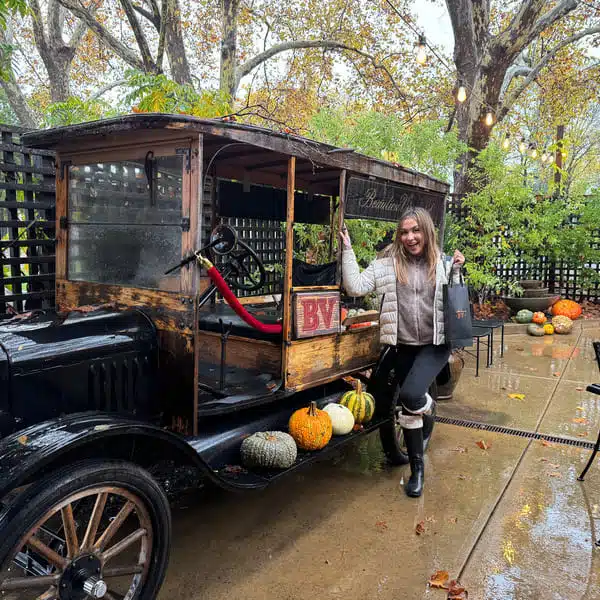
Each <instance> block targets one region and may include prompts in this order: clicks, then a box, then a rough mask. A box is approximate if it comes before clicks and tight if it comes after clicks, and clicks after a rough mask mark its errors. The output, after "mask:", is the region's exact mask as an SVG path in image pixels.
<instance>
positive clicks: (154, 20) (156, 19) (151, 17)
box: [133, 4, 160, 29]
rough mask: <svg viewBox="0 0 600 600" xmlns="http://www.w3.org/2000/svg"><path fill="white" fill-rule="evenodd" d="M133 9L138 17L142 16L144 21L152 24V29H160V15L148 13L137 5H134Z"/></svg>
mask: <svg viewBox="0 0 600 600" xmlns="http://www.w3.org/2000/svg"><path fill="white" fill-rule="evenodd" d="M133 8H134V10H136V11H137V12H138V13H139V14H140V15H142V17H144V19H148V21H150V23H152V24H153V25H154V27H156V29H159V28H160V13H158V14H157V13H155V12H154V11H153V12H150V11H149V10H146V9H145V8H144V7H143V6H140V5H139V4H134V5H133Z"/></svg>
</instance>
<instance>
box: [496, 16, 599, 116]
mask: <svg viewBox="0 0 600 600" xmlns="http://www.w3.org/2000/svg"><path fill="white" fill-rule="evenodd" d="M597 33H600V26H598V27H590V28H589V29H584V30H583V31H580V32H579V33H576V34H575V35H572V36H570V37H568V38H565V39H564V40H562V41H561V42H560V43H558V44H556V46H554V48H552V49H551V50H550V51H548V52H547V53H546V54H545V55H544V57H543V58H542V59H541V60H540V61H539V62H538V63H537V64H536V65H535V66H534V67H533V68H532V69H531V71H530V73H529V75H528V76H527V77H526V78H525V79H524V81H523V82H522V83H521V84H519V86H518V87H516V88H515V89H514V90H513V91H512V93H511V94H509V95H508V96H507V98H506V99H505V100H504V101H503V102H502V105H501V106H500V108H499V110H498V121H501V120H502V119H503V118H504V117H505V116H506V115H507V114H508V111H509V110H510V109H511V108H512V106H513V105H514V103H515V102H516V101H517V99H518V98H519V97H520V96H521V94H522V93H523V92H524V91H525V90H526V89H527V87H528V86H529V85H530V84H531V82H532V81H534V80H535V78H536V77H537V76H538V75H539V74H540V71H541V70H542V69H543V68H544V67H545V66H547V65H548V63H549V62H550V60H551V59H552V58H554V56H556V54H557V53H558V52H559V51H560V50H562V49H563V48H564V47H566V46H569V45H570V44H573V43H575V42H577V41H579V40H580V39H582V38H584V37H587V36H589V35H594V34H597Z"/></svg>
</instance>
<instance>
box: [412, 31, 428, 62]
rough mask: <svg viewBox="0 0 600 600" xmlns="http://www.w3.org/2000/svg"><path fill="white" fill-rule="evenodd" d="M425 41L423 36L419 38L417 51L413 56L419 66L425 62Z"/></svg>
mask: <svg viewBox="0 0 600 600" xmlns="http://www.w3.org/2000/svg"><path fill="white" fill-rule="evenodd" d="M426 47H427V40H426V39H425V36H424V35H420V36H419V43H418V44H417V51H416V54H415V58H416V61H417V62H418V63H419V64H420V65H424V64H425V63H426V62H427V49H426Z"/></svg>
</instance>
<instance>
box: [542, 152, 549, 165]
mask: <svg viewBox="0 0 600 600" xmlns="http://www.w3.org/2000/svg"><path fill="white" fill-rule="evenodd" d="M541 160H542V162H543V163H545V162H546V161H547V160H548V153H547V152H546V151H545V150H544V151H543V152H542V158H541Z"/></svg>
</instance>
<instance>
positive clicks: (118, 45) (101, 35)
mask: <svg viewBox="0 0 600 600" xmlns="http://www.w3.org/2000/svg"><path fill="white" fill-rule="evenodd" d="M58 1H59V2H60V3H61V4H62V5H63V6H64V7H65V8H68V9H69V10H70V11H71V12H72V13H73V14H74V15H75V16H76V17H79V18H80V19H81V20H82V21H83V22H84V23H85V24H86V25H87V26H88V27H89V28H90V29H91V30H92V31H93V32H94V33H95V34H96V35H97V36H98V39H100V41H101V42H102V43H103V44H104V45H106V46H108V47H109V48H110V49H111V50H112V51H113V52H114V53H115V54H116V55H117V56H119V57H121V58H122V59H123V60H124V61H125V62H126V63H127V64H129V65H131V66H132V67H134V68H136V69H139V70H140V71H144V70H145V67H144V63H143V61H141V60H140V59H139V58H138V56H137V55H136V54H135V52H133V51H132V50H130V49H129V48H128V47H127V46H126V45H125V44H123V43H122V42H120V41H119V40H118V39H117V38H116V37H114V36H113V35H112V34H111V33H110V32H109V31H108V29H106V27H104V26H103V25H101V24H100V23H99V22H98V21H97V20H96V19H95V18H94V16H93V14H92V13H91V12H90V11H89V10H88V9H86V8H85V7H84V6H83V5H82V4H81V3H80V2H78V1H77V0H58Z"/></svg>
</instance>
